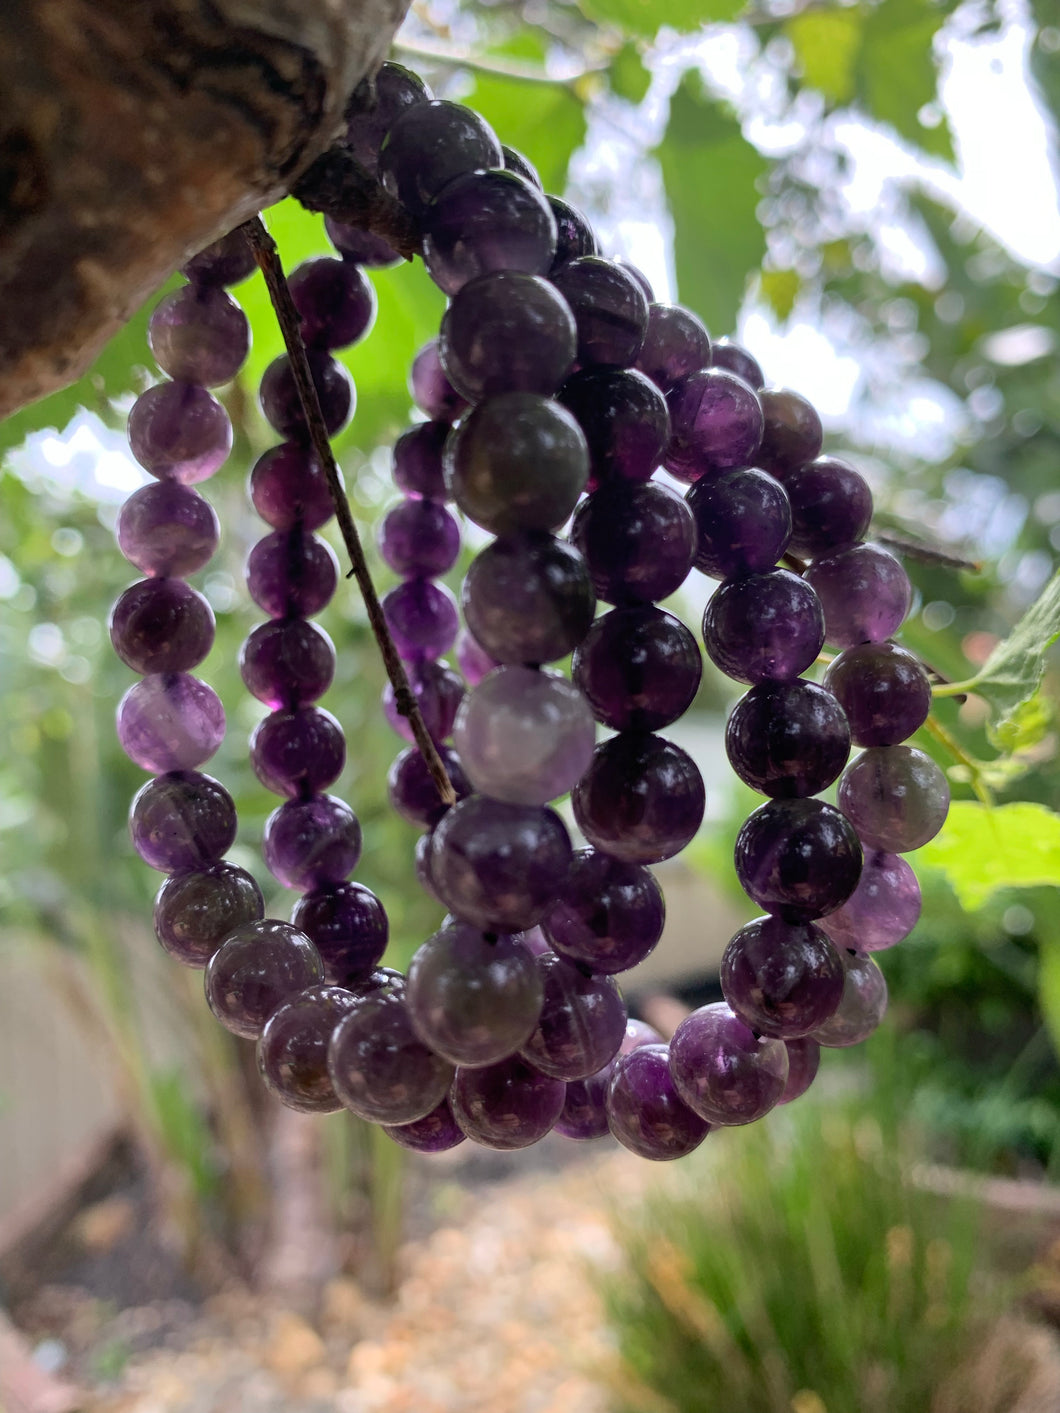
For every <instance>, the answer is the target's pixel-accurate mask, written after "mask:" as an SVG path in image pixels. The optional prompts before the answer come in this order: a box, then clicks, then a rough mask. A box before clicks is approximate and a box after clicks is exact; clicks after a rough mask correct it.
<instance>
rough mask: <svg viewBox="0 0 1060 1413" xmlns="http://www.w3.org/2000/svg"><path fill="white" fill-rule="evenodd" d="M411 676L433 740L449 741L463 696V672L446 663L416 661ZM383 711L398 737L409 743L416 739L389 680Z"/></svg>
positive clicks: (410, 672) (414, 692)
mask: <svg viewBox="0 0 1060 1413" xmlns="http://www.w3.org/2000/svg"><path fill="white" fill-rule="evenodd" d="M408 679H409V686H410V687H411V689H412V695H413V696H414V697H415V698H416V705H417V706H418V707H419V709H420V716H421V717H422V718H423V724H424V726H426V728H427V732H428V735H429V736H430V737H431V740H432V741H435V742H441V741H448V739H449V737H450V736H451V735H452V734H453V723H454V722H455V721H456V713H457V710H458V709H459V706H460V703H461V702H462V701H463V699H464V690H465V689H464V683H463V681H462V680H461V678H460V674H459V673H457V672H454V671H453V669H452V668H451V667H450V666H449V664H448V663H446V662H417V663H413V664H411V666H410V668H409V671H408ZM383 711H384V713H385V714H386V719H387V721H388V722H389V723H390V725H391V726H392V727H393V728H394V730H395V731H396V732H397V734H398V735H399V736H401V737H402V738H403V739H404V740H406V741H409V742H413V741H415V739H416V738H415V736H414V735H413V734H412V726H411V724H410V722H409V718H408V717H407V716H402V715H401V714H400V712H399V711H398V709H397V702H396V700H395V697H394V688H393V686H392V685H391V684H390V683H389V682H388V683H387V684H386V686H385V687H384V688H383Z"/></svg>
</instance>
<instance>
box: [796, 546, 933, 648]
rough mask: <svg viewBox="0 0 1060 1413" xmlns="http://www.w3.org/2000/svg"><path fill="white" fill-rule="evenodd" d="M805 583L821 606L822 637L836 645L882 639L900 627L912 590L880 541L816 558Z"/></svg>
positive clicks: (907, 608)
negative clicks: (823, 630) (823, 619)
mask: <svg viewBox="0 0 1060 1413" xmlns="http://www.w3.org/2000/svg"><path fill="white" fill-rule="evenodd" d="M806 582H807V584H809V585H811V587H812V588H813V589H814V591H815V592H816V594H817V596H818V598H819V599H820V601H821V607H822V608H823V609H824V618H825V628H826V631H825V637H826V639H827V641H828V642H830V643H834V644H835V646H836V647H837V648H855V647H857V645H858V644H859V643H866V642H868V643H882V642H883V641H884V639H885V638H890V637H893V635H894V634H895V633H897V631H898V629H899V628H900V627H901V626H902V623H903V621H904V619H905V616H906V614H907V613H908V612H909V605H910V603H911V602H912V596H913V591H912V587H911V586H910V583H909V576H908V575H907V574H906V572H905V570H904V569H903V568H902V566H901V565H900V564H899V563H898V561H897V559H895V557H894V555H893V554H889V553H888V552H887V550H885V549H881V548H880V546H879V545H872V544H862V545H850V546H848V547H847V548H846V549H841V550H835V551H834V552H833V553H832V554H828V555H825V556H824V557H823V558H821V559H815V560H814V561H813V563H812V564H811V565H810V567H809V569H807V571H806Z"/></svg>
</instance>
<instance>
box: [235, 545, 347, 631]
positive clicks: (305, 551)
mask: <svg viewBox="0 0 1060 1413" xmlns="http://www.w3.org/2000/svg"><path fill="white" fill-rule="evenodd" d="M338 581H339V562H338V559H337V558H336V557H335V551H334V550H333V549H332V548H331V546H330V545H329V544H328V543H327V542H326V541H325V540H320V539H317V537H316V536H315V535H308V534H306V533H305V531H304V530H300V529H296V530H276V531H274V533H273V534H271V535H266V536H265V538H264V539H263V540H259V541H258V543H257V544H256V545H255V546H254V548H253V549H252V550H251V551H250V554H249V556H248V557H247V589H248V591H249V593H250V597H251V598H252V599H253V600H254V602H255V603H256V604H257V605H258V607H259V608H260V609H262V610H263V611H264V612H265V613H267V614H268V615H269V616H270V618H293V617H298V618H311V617H312V615H313V614H314V613H319V612H320V610H321V609H322V608H326V607H327V605H328V604H329V603H330V601H331V597H332V595H333V594H334V592H335V588H336V586H337V584H338Z"/></svg>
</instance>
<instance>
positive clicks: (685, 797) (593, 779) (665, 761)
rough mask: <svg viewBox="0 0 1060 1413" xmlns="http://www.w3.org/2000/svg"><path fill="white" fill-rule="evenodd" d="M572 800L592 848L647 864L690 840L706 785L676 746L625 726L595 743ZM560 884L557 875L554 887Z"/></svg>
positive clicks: (669, 855)
mask: <svg viewBox="0 0 1060 1413" xmlns="http://www.w3.org/2000/svg"><path fill="white" fill-rule="evenodd" d="M571 804H572V806H573V808H574V818H575V819H576V820H577V822H578V827H579V829H580V830H581V831H582V833H583V834H584V835H585V837H586V839H588V841H589V843H590V844H592V845H593V846H594V847H595V848H597V849H599V850H601V851H602V852H603V853H605V854H612V855H614V856H615V858H619V859H624V860H625V861H626V862H627V863H638V864H650V863H659V862H660V861H661V860H662V859H669V858H672V857H673V856H674V854H679V853H680V852H681V850H682V849H683V848H684V847H685V845H686V844H688V843H689V842H690V841H691V840H692V838H693V837H694V836H695V834H696V831H697V830H698V829H699V826H700V824H701V823H702V822H703V811H704V809H705V807H706V791H705V789H704V787H703V777H702V775H700V773H699V769H698V767H697V766H696V763H695V761H694V760H693V759H692V757H691V756H689V755H688V754H687V753H686V752H685V751H683V750H682V749H681V747H680V746H675V745H674V744H673V742H672V741H665V740H663V738H662V737H661V736H649V735H644V734H642V733H640V732H634V731H624V732H622V733H621V735H618V736H613V737H612V738H611V740H610V741H605V742H604V744H603V745H602V746H597V748H596V750H595V751H594V752H593V760H592V764H591V765H590V767H589V769H588V770H587V771H586V772H585V774H584V775H583V776H582V778H581V780H579V782H578V784H577V785H576V786H575V788H574V790H573V792H572V794H571ZM561 886H562V884H561V883H560V882H559V881H558V880H557V892H558V890H559V888H560V887H561ZM852 886H853V885H852Z"/></svg>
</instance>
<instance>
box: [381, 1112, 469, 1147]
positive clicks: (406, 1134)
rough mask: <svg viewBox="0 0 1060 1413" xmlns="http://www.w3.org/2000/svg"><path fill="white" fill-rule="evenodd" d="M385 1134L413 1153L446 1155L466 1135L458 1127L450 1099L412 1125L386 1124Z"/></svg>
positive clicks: (462, 1140)
mask: <svg viewBox="0 0 1060 1413" xmlns="http://www.w3.org/2000/svg"><path fill="white" fill-rule="evenodd" d="M383 1132H384V1133H385V1134H386V1136H387V1137H388V1138H392V1139H393V1140H394V1142H395V1143H397V1144H400V1146H401V1147H402V1148H409V1149H411V1151H412V1152H413V1153H446V1152H448V1150H449V1149H450V1148H455V1147H456V1146H457V1144H458V1143H463V1142H464V1134H463V1132H462V1130H461V1129H460V1128H458V1127H457V1122H456V1120H455V1119H454V1118H453V1111H452V1109H451V1108H450V1107H449V1100H448V1099H443V1100H442V1102H441V1103H440V1104H439V1105H438V1107H437V1108H436V1109H432V1110H431V1112H430V1113H429V1114H426V1115H425V1116H424V1117H423V1118H422V1119H416V1120H414V1121H413V1122H412V1123H410V1124H395V1125H390V1124H384V1125H383Z"/></svg>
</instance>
